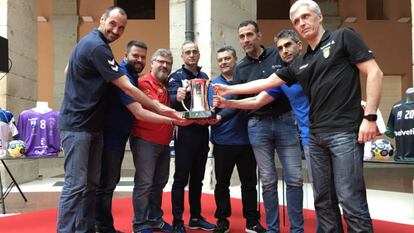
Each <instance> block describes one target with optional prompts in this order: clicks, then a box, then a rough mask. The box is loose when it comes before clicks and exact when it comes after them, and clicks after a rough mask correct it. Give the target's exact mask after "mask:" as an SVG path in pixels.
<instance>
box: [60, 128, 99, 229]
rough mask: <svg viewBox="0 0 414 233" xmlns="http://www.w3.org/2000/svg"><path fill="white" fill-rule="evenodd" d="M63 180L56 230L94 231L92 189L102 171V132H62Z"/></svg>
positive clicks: (94, 188)
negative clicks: (63, 154) (63, 153)
mask: <svg viewBox="0 0 414 233" xmlns="http://www.w3.org/2000/svg"><path fill="white" fill-rule="evenodd" d="M61 138H62V145H63V151H64V152H65V165H64V167H65V181H64V184H63V189H62V193H61V196H60V202H59V213H58V222H57V232H59V233H63V232H65V233H66V232H67V233H72V232H95V229H94V221H95V191H96V187H97V186H98V183H99V177H100V173H101V157H102V147H103V138H102V132H72V131H61Z"/></svg>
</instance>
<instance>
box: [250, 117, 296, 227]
mask: <svg viewBox="0 0 414 233" xmlns="http://www.w3.org/2000/svg"><path fill="white" fill-rule="evenodd" d="M248 133H249V139H250V143H251V145H252V148H253V151H254V156H255V157H256V162H257V166H258V168H259V172H260V179H261V180H262V189H263V202H264V206H265V210H266V224H267V227H268V232H280V225H279V200H278V193H277V185H278V178H277V172H276V164H275V156H274V151H275V149H276V151H277V154H278V155H279V160H280V162H281V164H282V167H283V175H284V177H285V182H286V196H287V206H288V214H289V219H290V232H292V233H293V232H295V233H296V232H303V213H302V207H303V190H302V186H303V177H302V152H301V149H300V143H299V137H298V133H297V128H296V125H295V121H294V118H293V116H292V113H291V112H287V113H284V114H282V115H280V116H252V117H250V118H249V122H248Z"/></svg>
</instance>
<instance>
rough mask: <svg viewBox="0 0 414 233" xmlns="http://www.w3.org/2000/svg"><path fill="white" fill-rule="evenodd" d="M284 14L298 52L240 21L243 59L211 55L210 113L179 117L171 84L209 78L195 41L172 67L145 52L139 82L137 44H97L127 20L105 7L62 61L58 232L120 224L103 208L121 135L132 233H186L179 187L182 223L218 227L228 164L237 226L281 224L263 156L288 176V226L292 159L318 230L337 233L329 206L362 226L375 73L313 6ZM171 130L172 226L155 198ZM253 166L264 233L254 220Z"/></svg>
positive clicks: (298, 216)
mask: <svg viewBox="0 0 414 233" xmlns="http://www.w3.org/2000/svg"><path fill="white" fill-rule="evenodd" d="M290 18H291V21H292V23H293V27H294V28H295V30H296V31H297V32H298V33H299V35H300V36H301V37H303V38H304V39H306V41H307V42H308V44H309V46H308V48H307V50H306V53H305V54H303V55H300V54H299V53H300V51H301V49H302V42H301V41H300V40H299V37H298V34H297V33H296V32H295V31H293V30H282V31H281V32H280V33H278V34H277V35H276V36H275V37H274V42H275V46H272V47H268V48H265V47H263V46H262V45H261V44H260V42H261V37H262V35H261V33H260V30H259V27H258V25H257V23H256V22H254V21H251V20H246V21H243V22H241V23H240V25H239V26H238V39H239V43H240V45H241V47H242V49H243V50H244V52H245V53H246V55H245V56H244V57H243V58H242V59H241V60H240V61H239V62H237V55H236V52H235V49H234V48H232V47H231V46H224V47H222V48H220V49H219V50H218V51H217V54H216V56H217V64H218V68H219V69H220V75H219V76H218V77H216V78H215V79H214V80H213V83H214V87H213V89H214V92H215V93H216V95H215V96H214V101H213V102H214V105H215V106H216V108H217V110H216V113H217V117H216V118H215V119H203V120H186V119H183V118H182V116H181V114H179V111H183V110H184V108H183V104H187V105H189V102H190V101H191V97H190V95H189V93H188V90H187V88H186V87H185V86H184V85H183V83H185V82H188V81H189V80H192V79H195V78H197V79H209V77H208V75H207V74H206V73H204V72H203V71H201V67H200V66H199V65H198V62H199V59H200V51H199V48H198V45H197V44H196V43H195V42H193V41H186V42H184V43H183V45H182V47H181V58H182V60H183V63H184V64H183V65H182V67H181V68H180V69H178V70H176V71H175V72H173V73H172V74H170V73H171V69H172V64H173V56H172V54H171V52H170V51H169V50H168V49H158V50H156V51H155V52H154V53H153V54H152V56H151V59H150V61H151V69H150V72H149V73H148V74H146V75H143V76H141V77H140V73H141V72H142V70H143V69H144V67H145V64H146V57H147V46H146V45H145V43H143V42H141V41H138V40H133V41H130V42H129V43H128V45H127V48H126V53H125V57H124V58H123V59H122V61H121V63H120V64H119V65H118V63H117V62H116V61H115V59H114V56H113V54H112V51H111V49H110V47H109V44H110V43H111V42H113V41H115V40H116V39H118V38H119V37H120V36H121V35H122V33H123V31H124V30H125V27H126V23H127V17H126V13H125V11H124V10H123V9H121V8H119V7H110V8H108V9H107V10H106V11H105V12H104V14H103V15H102V17H101V19H100V26H99V27H98V28H97V29H94V30H93V31H92V32H91V33H89V34H88V35H86V36H85V37H84V38H83V39H81V40H80V41H79V43H78V44H77V45H76V46H75V48H74V51H73V52H72V55H71V58H70V60H69V64H68V66H67V68H66V69H65V73H66V74H67V75H66V76H67V79H66V85H65V97H64V101H63V104H62V108H61V112H60V115H61V117H60V121H59V125H60V129H61V135H62V143H63V148H64V151H65V182H64V186H63V190H62V194H61V199H60V203H59V213H58V223H57V232H101V233H106V232H110V233H112V232H119V231H117V230H116V229H115V228H114V224H113V216H112V213H111V208H112V205H111V203H112V196H113V193H114V190H115V187H116V185H117V183H118V182H119V180H120V175H121V164H122V160H123V156H124V152H125V151H124V150H125V145H126V142H127V140H128V139H129V140H130V147H131V151H132V154H133V160H134V165H135V175H134V189H133V198H132V199H133V209H134V217H133V221H132V222H133V224H132V228H133V231H134V232H142V233H151V232H156V231H161V232H176V233H185V232H186V231H187V230H186V227H185V226H184V220H183V212H184V191H185V187H186V186H187V185H188V188H189V195H188V196H189V204H190V219H189V222H188V225H187V227H188V228H190V229H203V230H207V231H214V232H215V233H226V232H229V230H230V222H229V220H228V218H229V217H230V216H231V206H230V191H229V185H230V179H231V175H232V171H233V169H234V167H235V166H237V169H238V173H239V177H240V181H241V193H242V204H243V216H244V218H245V219H246V228H245V231H246V232H250V233H254V232H258V233H262V232H271V233H275V232H280V226H279V202H278V187H277V185H278V177H277V172H276V166H275V158H274V153H275V150H276V152H277V154H278V156H279V160H280V162H281V164H282V167H283V172H284V178H285V182H286V184H287V191H286V194H287V205H288V214H289V220H290V232H304V220H303V213H302V207H303V190H302V186H303V178H302V154H304V157H305V158H306V160H307V167H308V178H309V180H310V181H311V183H312V186H313V190H314V197H315V210H316V214H317V232H343V227H342V221H341V213H340V210H339V205H340V206H341V207H342V210H343V213H344V217H345V221H346V223H347V225H348V231H350V232H372V222H371V218H370V215H369V210H368V205H367V201H366V191H365V184H364V180H363V174H362V160H363V149H362V147H363V145H362V144H361V143H363V142H365V141H367V140H371V139H372V138H373V137H375V133H376V126H375V122H374V121H375V120H374V118H375V112H376V109H377V107H378V102H379V96H380V89H381V79H382V72H381V70H380V69H379V68H378V66H377V64H376V62H375V60H374V58H373V55H372V52H371V51H370V50H369V49H368V47H367V46H366V45H365V43H364V42H363V41H362V40H361V38H360V37H359V36H358V35H357V34H356V33H355V32H353V31H352V30H350V29H339V30H337V31H333V32H328V31H325V30H324V28H323V26H322V19H323V17H322V13H321V11H320V8H319V6H318V5H317V3H315V2H314V1H312V0H298V1H296V2H295V3H294V4H293V5H292V7H291V9H290ZM359 72H362V73H364V74H366V75H367V77H368V78H367V80H368V81H367V82H368V83H367V106H366V108H365V112H362V110H361V108H360V107H359V106H360V105H359V104H360V101H361V90H360V86H359ZM262 90H265V91H262ZM260 91H262V92H260ZM259 92H260V93H259ZM255 93H259V94H258V95H256V96H253V95H252V94H255ZM246 94H250V95H246ZM357 103H358V105H357ZM236 108H239V109H249V110H236ZM363 118H364V119H363ZM361 122H362V123H361ZM210 125H211V136H210V135H209V126H210ZM174 126H176V129H175V131H174V134H173V127H174ZM172 137H173V138H174V148H175V154H176V155H175V172H174V181H173V185H172V190H171V199H172V213H173V222H172V225H170V224H169V223H167V222H165V220H164V219H163V210H162V208H161V202H162V194H163V193H162V190H163V188H164V186H165V185H166V183H167V181H168V175H169V163H170V151H169V142H170V140H171V138H172ZM209 140H211V142H212V144H213V146H214V147H213V156H214V158H215V173H216V179H217V184H216V187H215V190H214V194H215V200H216V205H217V208H216V212H215V217H216V218H217V224H216V225H215V224H212V223H210V222H208V221H207V220H206V219H205V218H204V217H203V216H202V214H201V195H202V185H203V183H202V181H203V178H204V172H205V164H206V161H207V155H208V151H209ZM256 164H257V167H258V170H259V174H260V179H261V181H262V187H263V201H264V206H265V214H266V225H267V229H266V228H265V227H263V226H262V225H261V224H260V222H259V220H260V213H259V212H258V210H257V198H256V195H257V194H256V192H257V190H256V185H257V177H256Z"/></svg>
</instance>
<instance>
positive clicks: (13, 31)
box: [0, 0, 39, 185]
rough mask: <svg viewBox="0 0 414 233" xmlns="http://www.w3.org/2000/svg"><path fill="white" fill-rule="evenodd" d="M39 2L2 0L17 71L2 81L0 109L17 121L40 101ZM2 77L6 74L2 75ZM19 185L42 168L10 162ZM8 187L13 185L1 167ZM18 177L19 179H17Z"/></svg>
mask: <svg viewBox="0 0 414 233" xmlns="http://www.w3.org/2000/svg"><path fill="white" fill-rule="evenodd" d="M36 12H37V1H36V0H0V14H1V15H2V16H1V17H0V35H1V36H2V37H5V38H7V39H8V40H9V58H10V60H11V61H12V63H13V67H12V68H11V70H10V71H9V73H8V74H7V76H6V77H4V78H3V79H2V80H1V81H0V106H1V107H3V108H6V109H7V110H9V111H11V112H12V113H13V114H14V115H15V118H16V119H17V117H18V114H19V113H20V112H22V111H23V110H26V109H29V108H31V107H33V106H34V104H35V101H36V99H37V88H36V87H37V13H36ZM0 75H1V76H2V75H3V73H1V74H0ZM6 164H7V166H8V167H9V169H10V170H11V172H12V173H13V174H14V176H15V178H16V180H17V182H24V181H28V180H33V179H34V178H37V176H38V173H39V165H38V163H37V162H35V161H32V160H15V161H6ZM0 172H1V175H2V181H3V184H4V185H8V184H9V183H10V178H9V176H8V175H6V172H5V170H4V168H3V166H0ZM17 174H18V176H16V175H17Z"/></svg>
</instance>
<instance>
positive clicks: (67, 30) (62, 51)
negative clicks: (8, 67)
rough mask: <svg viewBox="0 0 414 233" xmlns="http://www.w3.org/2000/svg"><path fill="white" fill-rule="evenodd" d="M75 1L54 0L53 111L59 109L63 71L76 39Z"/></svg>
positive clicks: (63, 84) (77, 17) (61, 97)
mask: <svg viewBox="0 0 414 233" xmlns="http://www.w3.org/2000/svg"><path fill="white" fill-rule="evenodd" d="M77 7H78V6H77V1H76V0H54V2H53V16H52V18H51V21H52V23H53V46H54V51H53V59H54V60H53V63H54V67H53V74H54V84H53V99H54V103H53V106H54V109H56V110H58V111H59V109H60V105H61V104H62V100H63V93H64V88H65V76H64V74H63V71H64V69H65V67H66V65H67V63H68V61H69V56H70V53H71V51H72V49H73V47H74V46H75V44H76V42H77V38H78V24H79V16H78V15H77Z"/></svg>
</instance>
